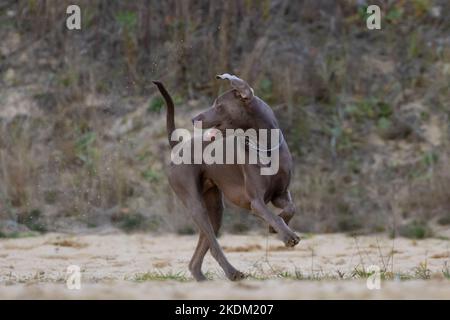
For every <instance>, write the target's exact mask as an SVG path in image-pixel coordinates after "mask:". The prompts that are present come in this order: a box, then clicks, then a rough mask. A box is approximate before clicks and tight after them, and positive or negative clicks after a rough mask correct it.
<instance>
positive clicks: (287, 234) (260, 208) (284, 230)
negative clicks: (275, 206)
mask: <svg viewBox="0 0 450 320" xmlns="http://www.w3.org/2000/svg"><path fill="white" fill-rule="evenodd" d="M251 207H252V211H253V212H255V213H256V214H257V215H259V216H260V217H261V218H263V219H264V220H265V221H266V222H267V223H268V224H269V225H270V226H271V227H273V228H274V229H275V231H277V233H278V234H279V235H280V237H281V240H282V241H283V242H284V244H285V245H286V246H287V247H293V246H295V245H296V244H297V243H299V241H300V237H299V236H297V235H296V234H295V232H294V231H292V230H291V229H290V228H289V227H288V226H287V224H286V223H285V222H284V220H283V219H282V218H281V217H279V216H277V215H276V214H274V213H273V212H272V211H270V210H269V208H267V206H266V204H265V203H264V201H262V200H261V199H259V198H258V199H255V200H252V202H251Z"/></svg>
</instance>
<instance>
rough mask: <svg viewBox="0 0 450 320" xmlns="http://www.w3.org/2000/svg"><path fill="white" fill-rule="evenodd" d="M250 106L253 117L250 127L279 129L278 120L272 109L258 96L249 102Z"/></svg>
mask: <svg viewBox="0 0 450 320" xmlns="http://www.w3.org/2000/svg"><path fill="white" fill-rule="evenodd" d="M250 107H251V108H252V109H253V110H254V117H253V118H252V123H251V124H250V128H253V129H255V130H258V129H268V130H270V129H280V127H279V125H278V121H277V119H276V117H275V115H274V113H273V111H272V109H271V108H270V107H269V106H268V105H267V104H266V103H265V102H264V101H263V100H261V99H259V98H258V97H254V98H253V99H252V101H251V102H250Z"/></svg>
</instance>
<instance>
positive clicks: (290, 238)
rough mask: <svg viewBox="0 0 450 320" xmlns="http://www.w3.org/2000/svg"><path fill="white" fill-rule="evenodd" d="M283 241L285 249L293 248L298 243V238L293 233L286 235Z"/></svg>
mask: <svg viewBox="0 0 450 320" xmlns="http://www.w3.org/2000/svg"><path fill="white" fill-rule="evenodd" d="M283 241H284V244H285V246H286V247H295V246H296V245H297V244H298V243H299V242H300V237H299V236H297V235H296V234H295V233H293V234H290V235H286V237H284V239H283Z"/></svg>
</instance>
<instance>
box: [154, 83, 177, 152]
mask: <svg viewBox="0 0 450 320" xmlns="http://www.w3.org/2000/svg"><path fill="white" fill-rule="evenodd" d="M152 82H153V83H154V84H155V85H156V86H157V87H158V90H159V92H161V95H162V96H163V98H164V100H165V101H166V106H167V117H166V128H167V138H168V139H169V145H170V147H171V148H173V147H174V146H175V145H176V141H172V139H171V137H172V132H174V131H175V119H174V113H175V110H174V105H173V100H172V97H171V96H170V94H169V93H168V92H167V90H166V88H165V87H164V85H163V84H162V83H161V82H159V81H152Z"/></svg>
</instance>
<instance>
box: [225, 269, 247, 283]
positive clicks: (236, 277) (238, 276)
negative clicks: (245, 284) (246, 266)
mask: <svg viewBox="0 0 450 320" xmlns="http://www.w3.org/2000/svg"><path fill="white" fill-rule="evenodd" d="M246 277H247V276H246V275H245V274H244V273H243V272H240V271H238V270H236V271H235V272H234V273H233V274H231V275H230V276H228V278H229V279H230V280H231V281H239V280H242V279H245V278H246Z"/></svg>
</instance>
